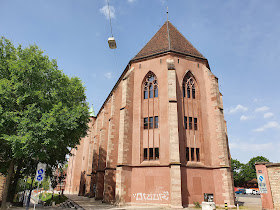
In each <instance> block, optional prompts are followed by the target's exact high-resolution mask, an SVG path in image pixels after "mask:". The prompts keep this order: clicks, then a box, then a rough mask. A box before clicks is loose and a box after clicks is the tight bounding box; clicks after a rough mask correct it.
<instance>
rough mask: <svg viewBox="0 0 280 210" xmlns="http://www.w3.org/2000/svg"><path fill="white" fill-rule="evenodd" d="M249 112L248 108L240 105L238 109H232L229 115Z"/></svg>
mask: <svg viewBox="0 0 280 210" xmlns="http://www.w3.org/2000/svg"><path fill="white" fill-rule="evenodd" d="M247 110H248V108H247V107H246V106H242V105H240V104H238V105H237V106H236V107H234V108H230V110H229V113H230V114H234V113H236V112H246V111H247Z"/></svg>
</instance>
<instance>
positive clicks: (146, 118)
mask: <svg viewBox="0 0 280 210" xmlns="http://www.w3.org/2000/svg"><path fill="white" fill-rule="evenodd" d="M144 129H148V117H145V118H144Z"/></svg>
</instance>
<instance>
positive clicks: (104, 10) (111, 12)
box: [99, 5, 116, 19]
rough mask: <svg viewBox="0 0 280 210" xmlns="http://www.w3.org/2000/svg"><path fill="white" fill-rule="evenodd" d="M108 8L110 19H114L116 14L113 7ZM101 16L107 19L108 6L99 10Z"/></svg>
mask: <svg viewBox="0 0 280 210" xmlns="http://www.w3.org/2000/svg"><path fill="white" fill-rule="evenodd" d="M109 7H110V16H111V18H116V12H115V7H113V6H109ZM99 11H100V12H101V14H103V15H104V16H105V17H106V18H107V19H109V10H108V6H107V5H104V6H103V7H102V8H101V9H99Z"/></svg>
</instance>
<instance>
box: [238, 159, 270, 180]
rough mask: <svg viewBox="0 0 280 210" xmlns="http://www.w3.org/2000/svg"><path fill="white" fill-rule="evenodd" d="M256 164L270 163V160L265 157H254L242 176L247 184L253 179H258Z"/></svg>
mask: <svg viewBox="0 0 280 210" xmlns="http://www.w3.org/2000/svg"><path fill="white" fill-rule="evenodd" d="M256 162H269V160H268V159H267V158H265V157H263V156H257V157H253V158H251V159H250V160H249V162H248V163H247V164H246V167H244V168H243V170H242V175H243V177H244V180H245V182H248V181H251V180H252V179H256V178H257V174H256V168H255V163H256Z"/></svg>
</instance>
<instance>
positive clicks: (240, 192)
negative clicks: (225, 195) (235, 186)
mask: <svg viewBox="0 0 280 210" xmlns="http://www.w3.org/2000/svg"><path fill="white" fill-rule="evenodd" d="M235 193H236V194H245V189H239V190H237V191H235Z"/></svg>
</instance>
